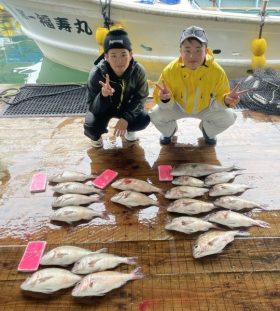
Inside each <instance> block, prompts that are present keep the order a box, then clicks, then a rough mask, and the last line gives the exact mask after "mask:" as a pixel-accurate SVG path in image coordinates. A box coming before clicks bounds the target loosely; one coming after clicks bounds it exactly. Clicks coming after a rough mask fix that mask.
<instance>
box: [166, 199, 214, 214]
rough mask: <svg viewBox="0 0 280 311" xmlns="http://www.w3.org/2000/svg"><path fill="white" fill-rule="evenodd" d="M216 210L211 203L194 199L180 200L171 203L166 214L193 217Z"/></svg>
mask: <svg viewBox="0 0 280 311" xmlns="http://www.w3.org/2000/svg"><path fill="white" fill-rule="evenodd" d="M215 208H217V206H215V205H214V204H213V203H210V202H204V201H200V200H196V199H189V198H182V199H178V200H176V201H174V202H172V203H171V204H170V205H169V206H168V207H167V211H168V212H173V213H181V214H187V215H195V214H200V213H206V212H210V211H212V210H213V209H215Z"/></svg>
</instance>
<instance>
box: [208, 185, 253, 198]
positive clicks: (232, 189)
mask: <svg viewBox="0 0 280 311" xmlns="http://www.w3.org/2000/svg"><path fill="white" fill-rule="evenodd" d="M247 189H253V187H250V186H247V185H242V184H231V183H224V184H218V185H214V186H213V187H212V188H211V189H210V190H209V196H210V197H216V196H221V195H232V194H236V193H241V192H244V191H245V190H247Z"/></svg>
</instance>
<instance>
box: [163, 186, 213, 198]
mask: <svg viewBox="0 0 280 311" xmlns="http://www.w3.org/2000/svg"><path fill="white" fill-rule="evenodd" d="M208 191H209V189H208V188H199V187H190V186H177V187H173V188H171V189H169V190H168V191H166V193H165V198H167V199H181V198H191V199H192V198H195V197H200V196H202V195H204V194H205V193H207V192H208Z"/></svg>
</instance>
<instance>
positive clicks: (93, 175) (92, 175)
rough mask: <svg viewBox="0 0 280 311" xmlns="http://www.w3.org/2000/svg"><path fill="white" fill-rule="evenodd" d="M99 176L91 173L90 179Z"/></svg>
mask: <svg viewBox="0 0 280 311" xmlns="http://www.w3.org/2000/svg"><path fill="white" fill-rule="evenodd" d="M97 176H98V175H97V174H91V175H89V178H88V179H95V178H96V177H97Z"/></svg>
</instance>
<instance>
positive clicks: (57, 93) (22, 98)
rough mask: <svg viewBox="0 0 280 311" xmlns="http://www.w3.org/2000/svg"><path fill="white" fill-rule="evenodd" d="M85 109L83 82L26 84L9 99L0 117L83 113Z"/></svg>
mask: <svg viewBox="0 0 280 311" xmlns="http://www.w3.org/2000/svg"><path fill="white" fill-rule="evenodd" d="M86 111H87V103H86V86H85V85H83V84H58V85H51V84H27V85H25V86H23V87H21V88H20V91H19V92H18V94H16V95H15V97H14V98H13V99H12V101H10V103H9V106H8V108H7V109H6V110H5V111H4V113H3V114H2V117H19V116H20V117H23V116H25V117H28V116H68V115H83V114H85V113H86Z"/></svg>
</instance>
